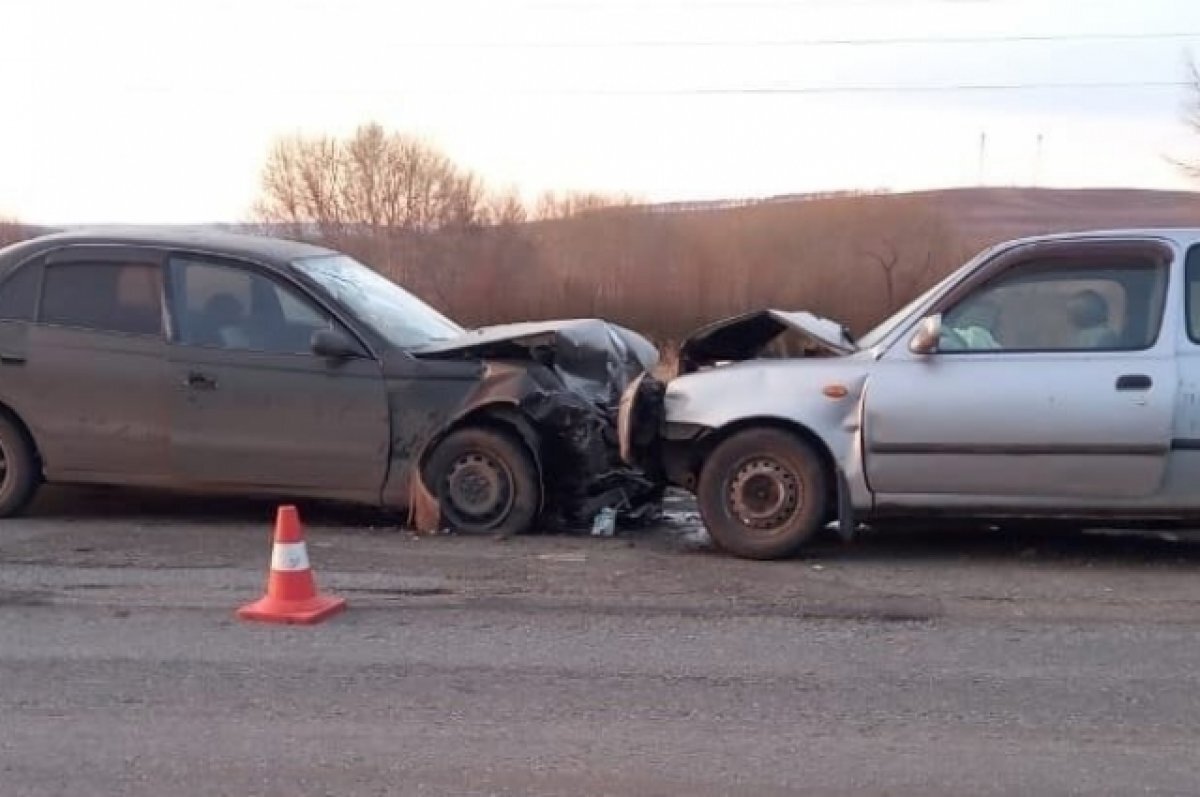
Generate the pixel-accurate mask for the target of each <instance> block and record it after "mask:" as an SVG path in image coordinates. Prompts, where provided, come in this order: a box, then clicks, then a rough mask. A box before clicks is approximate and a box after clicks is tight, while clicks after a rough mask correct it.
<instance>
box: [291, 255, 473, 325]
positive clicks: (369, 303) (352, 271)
mask: <svg viewBox="0 0 1200 797" xmlns="http://www.w3.org/2000/svg"><path fill="white" fill-rule="evenodd" d="M293 265H295V267H296V269H297V270H299V271H300V272H301V273H303V274H304V275H305V276H307V277H309V278H311V279H312V280H313V281H314V282H316V283H317V284H318V285H320V286H321V287H322V288H324V289H325V290H326V291H327V292H328V293H329V294H330V296H332V297H333V298H334V299H336V300H337V301H339V302H341V303H342V304H343V305H345V306H346V307H347V308H348V309H349V310H350V311H351V312H352V313H354V315H355V316H357V317H358V318H359V319H361V320H362V321H363V322H365V323H367V324H369V325H370V326H371V328H372V329H374V330H375V331H376V332H378V333H379V334H380V335H382V336H383V337H384V338H385V339H386V340H387V341H388V342H389V343H391V344H393V345H395V346H400V347H402V348H414V347H418V346H425V345H427V344H429V343H432V342H434V341H437V340H448V339H450V338H454V337H457V336H459V335H461V334H463V331H464V330H463V329H462V327H460V326H459V325H458V324H456V323H454V322H453V321H451V320H450V319H449V318H446V317H445V316H444V315H442V314H441V313H439V312H438V311H437V310H434V309H433V308H432V307H430V306H429V305H427V304H425V302H423V301H421V300H420V299H418V298H417V297H416V296H413V295H412V294H411V293H409V292H408V291H406V290H404V289H403V288H401V287H400V286H399V285H397V284H396V283H394V282H392V281H391V280H389V279H387V278H386V277H384V276H382V275H380V274H378V273H377V272H375V271H373V270H371V269H369V268H367V267H366V266H364V265H363V264H362V263H359V262H358V261H357V260H355V259H354V258H351V257H348V256H346V255H331V256H327V257H308V258H304V259H302V260H296V261H295V262H294V263H293Z"/></svg>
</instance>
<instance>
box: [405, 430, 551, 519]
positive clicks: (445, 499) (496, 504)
mask: <svg viewBox="0 0 1200 797" xmlns="http://www.w3.org/2000/svg"><path fill="white" fill-rule="evenodd" d="M425 482H426V484H428V485H429V486H430V488H431V489H432V491H433V493H434V495H436V496H437V499H438V503H439V505H440V506H441V512H442V519H443V521H444V522H445V523H446V524H447V525H448V526H449V527H450V528H452V529H454V530H455V531H460V532H466V533H475V534H479V533H491V534H500V535H504V536H508V535H512V534H520V533H522V532H525V531H529V530H530V529H531V528H532V527H533V524H534V521H535V520H536V519H537V515H538V510H539V508H540V507H541V503H542V488H541V483H540V480H539V479H538V473H537V466H536V465H535V464H534V461H533V457H532V455H531V454H530V453H529V450H528V449H527V448H526V446H525V445H524V444H523V443H522V442H521V441H520V440H518V439H517V438H515V437H514V436H513V435H509V434H506V433H504V432H501V431H497V430H494V429H483V428H479V427H468V428H465V429H459V430H457V431H455V432H451V433H450V434H449V435H447V436H446V439H444V440H442V442H441V443H439V444H438V446H437V448H435V449H434V450H433V453H432V454H431V455H430V457H429V460H428V462H427V464H426V467H425Z"/></svg>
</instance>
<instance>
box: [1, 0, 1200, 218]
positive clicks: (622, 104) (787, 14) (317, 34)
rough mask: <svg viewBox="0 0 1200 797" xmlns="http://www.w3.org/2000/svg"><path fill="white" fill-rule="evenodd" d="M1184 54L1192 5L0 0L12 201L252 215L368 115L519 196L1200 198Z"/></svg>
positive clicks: (55, 207) (111, 211)
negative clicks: (280, 159)
mask: <svg viewBox="0 0 1200 797" xmlns="http://www.w3.org/2000/svg"><path fill="white" fill-rule="evenodd" d="M1193 52H1194V53H1195V54H1196V56H1197V57H1200V2H1196V0H1137V2H1131V1H1130V0H1033V1H1031V0H742V1H741V2H737V1H736V0H426V2H409V1H408V0H204V1H203V2H202V1H201V0H192V1H191V2H184V1H183V0H152V1H146V0H103V2H99V1H98V0H0V120H2V121H3V124H0V215H15V216H18V217H20V218H21V219H23V220H26V221H29V222H33V223H42V224H83V223H107V222H128V223H205V222H231V221H240V220H244V219H246V218H247V217H248V214H249V209H250V206H251V204H252V203H253V201H254V199H255V197H256V195H257V191H258V180H259V175H260V171H261V168H262V164H263V161H264V159H265V157H266V153H267V151H268V149H269V147H270V145H271V143H272V141H273V140H275V139H276V138H277V137H279V136H283V135H289V134H293V133H312V134H316V133H330V134H336V135H343V134H348V133H350V132H351V131H353V129H354V128H355V127H356V126H357V125H359V124H363V123H366V122H370V121H375V122H379V123H380V124H383V125H384V126H386V127H389V128H392V129H396V130H402V131H405V132H409V133H414V134H417V135H421V136H424V137H426V138H427V139H428V140H429V141H430V142H431V143H434V144H436V145H437V146H438V147H440V148H442V149H443V150H444V151H445V152H446V153H447V154H449V155H450V156H451V157H452V158H453V159H454V160H455V161H456V162H457V163H459V164H461V165H463V166H465V167H468V168H470V169H472V170H474V171H475V172H477V173H479V174H480V175H481V176H482V177H483V178H484V180H485V181H486V183H487V184H488V185H489V186H490V187H492V188H494V189H497V190H504V189H509V188H512V189H516V190H518V191H519V192H521V193H522V194H523V195H524V196H526V197H527V198H532V197H534V196H535V195H536V194H537V193H539V192H541V191H543V190H547V189H557V190H593V191H606V192H623V193H631V194H634V195H635V196H638V197H640V198H642V199H643V200H646V201H687V200H708V199H724V198H740V197H755V196H770V195H776V194H788V193H804V192H811V191H828V190H846V189H868V190H871V189H889V190H895V191H904V190H916V189H925V188H937V187H949V186H971V185H980V184H984V185H1039V186H1061V187H1110V186H1128V187H1147V188H1170V189H1189V188H1196V187H1197V186H1196V184H1195V183H1194V182H1193V181H1191V180H1189V179H1188V178H1187V177H1186V176H1185V175H1183V174H1182V172H1181V171H1180V170H1179V169H1178V168H1177V167H1176V166H1174V165H1173V164H1172V163H1171V160H1170V159H1171V158H1176V159H1186V158H1189V157H1195V158H1196V159H1197V160H1200V135H1197V134H1193V133H1191V132H1190V131H1189V130H1188V128H1187V127H1186V125H1185V124H1184V115H1185V113H1186V110H1187V103H1188V100H1189V96H1190V95H1189V92H1188V89H1187V87H1186V85H1185V84H1186V80H1187V77H1188V72H1187V64H1188V60H1189V58H1190V55H1191V53H1193ZM981 137H985V138H984V139H983V140H982V141H981ZM1039 141H1040V143H1039ZM981 144H982V146H981Z"/></svg>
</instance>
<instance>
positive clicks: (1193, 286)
mask: <svg viewBox="0 0 1200 797" xmlns="http://www.w3.org/2000/svg"><path fill="white" fill-rule="evenodd" d="M1186 271H1187V277H1186V282H1187V291H1186V292H1185V294H1184V297H1185V298H1184V300H1185V301H1186V303H1187V330H1188V337H1189V338H1191V340H1192V342H1193V343H1200V245H1196V246H1193V247H1192V248H1191V249H1189V250H1188V255H1187V269H1186Z"/></svg>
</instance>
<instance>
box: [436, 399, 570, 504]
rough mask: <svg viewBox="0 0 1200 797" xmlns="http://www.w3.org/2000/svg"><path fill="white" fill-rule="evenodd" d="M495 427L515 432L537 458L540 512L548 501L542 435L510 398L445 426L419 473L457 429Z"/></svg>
mask: <svg viewBox="0 0 1200 797" xmlns="http://www.w3.org/2000/svg"><path fill="white" fill-rule="evenodd" d="M470 428H477V429H493V430H496V431H500V432H505V433H508V434H511V435H514V436H515V437H516V438H517V439H518V440H519V441H520V442H521V444H522V445H523V446H524V447H525V449H526V450H527V451H528V452H529V455H530V456H531V457H532V458H533V465H534V468H535V470H536V471H537V479H538V484H539V485H540V486H541V488H542V489H541V490H540V493H541V494H540V496H539V498H538V504H539V506H538V512H539V513H540V512H541V511H542V510H543V509H544V508H545V504H546V476H545V473H544V471H543V466H542V444H541V437H540V436H539V435H538V433H537V431H536V430H535V429H534V428H533V424H531V423H530V422H529V420H528V419H527V418H526V417H525V415H524V414H523V413H522V412H521V410H520V409H519V408H518V407H517V405H516V404H515V403H513V402H508V401H493V402H489V403H487V404H481V405H479V406H476V407H472V408H471V409H469V410H468V411H467V412H465V413H463V414H462V415H459V416H458V417H457V418H455V419H454V420H453V421H451V422H450V423H448V424H446V425H445V426H443V427H442V428H441V429H440V430H439V431H438V433H437V434H436V435H434V436H433V437H432V438H430V440H429V442H428V443H427V444H426V445H425V448H424V450H423V451H422V453H421V458H420V462H419V463H418V468H419V472H420V473H421V474H422V477H423V476H424V473H425V467H426V465H427V464H428V462H429V457H430V455H431V454H432V453H433V451H434V450H435V449H436V448H437V447H438V445H439V444H441V442H442V441H443V440H445V439H446V437H448V436H449V435H450V434H452V433H454V432H457V431H458V430H460V429H470Z"/></svg>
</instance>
